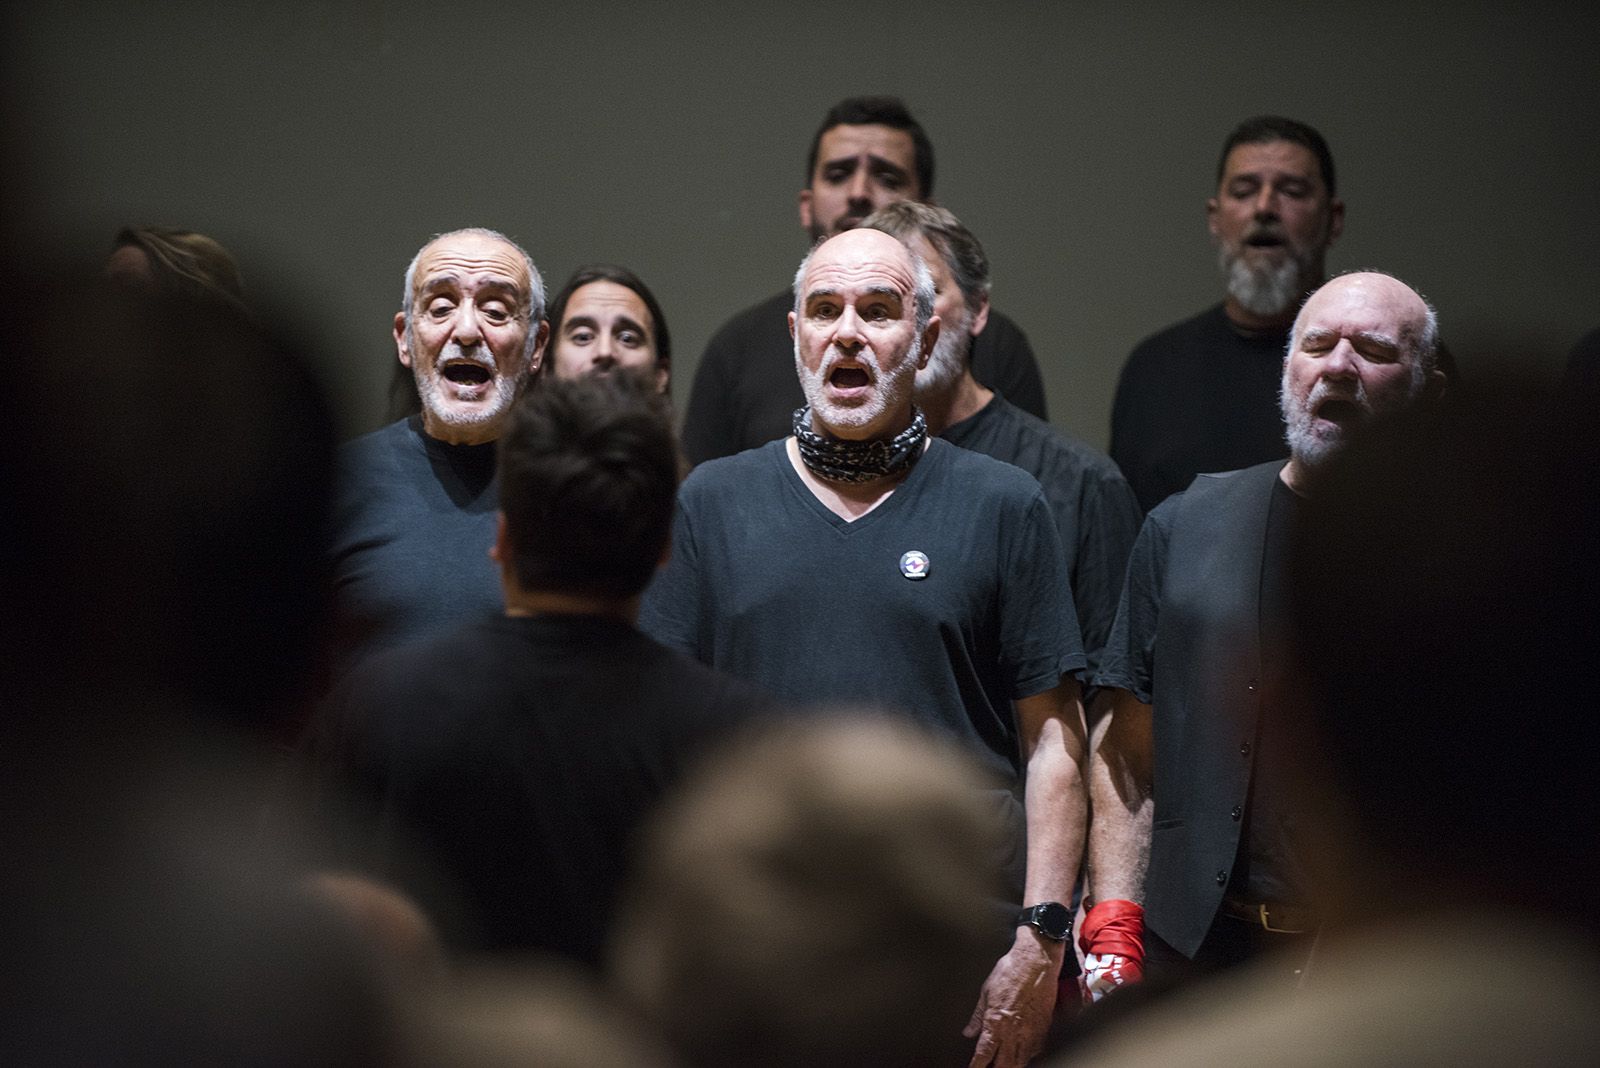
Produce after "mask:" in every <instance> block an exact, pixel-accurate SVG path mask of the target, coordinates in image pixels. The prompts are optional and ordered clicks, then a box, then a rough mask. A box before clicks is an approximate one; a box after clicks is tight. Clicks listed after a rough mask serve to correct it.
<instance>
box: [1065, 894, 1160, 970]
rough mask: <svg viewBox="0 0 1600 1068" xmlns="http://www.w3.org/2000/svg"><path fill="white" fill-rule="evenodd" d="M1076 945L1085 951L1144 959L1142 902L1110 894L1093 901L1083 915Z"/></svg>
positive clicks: (1140, 963) (1139, 960)
mask: <svg viewBox="0 0 1600 1068" xmlns="http://www.w3.org/2000/svg"><path fill="white" fill-rule="evenodd" d="M1078 945H1079V946H1081V947H1083V951H1084V952H1085V953H1115V954H1117V955H1118V956H1120V957H1126V958H1128V960H1130V961H1132V962H1133V963H1134V964H1139V965H1142V964H1143V963H1144V906H1142V905H1138V904H1135V903H1134V902H1132V901H1124V900H1122V899H1121V898H1114V899H1112V900H1110V901H1101V902H1097V903H1096V904H1095V906H1094V908H1092V909H1090V910H1089V911H1088V912H1086V913H1084V915H1083V924H1082V926H1081V927H1080V928H1079V930H1078Z"/></svg>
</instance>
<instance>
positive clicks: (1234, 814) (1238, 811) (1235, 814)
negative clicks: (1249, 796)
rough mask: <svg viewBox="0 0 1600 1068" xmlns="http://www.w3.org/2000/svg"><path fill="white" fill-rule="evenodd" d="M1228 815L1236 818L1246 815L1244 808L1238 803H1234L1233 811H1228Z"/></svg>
mask: <svg viewBox="0 0 1600 1068" xmlns="http://www.w3.org/2000/svg"><path fill="white" fill-rule="evenodd" d="M1228 815H1230V816H1232V817H1233V818H1234V819H1235V820H1237V819H1238V818H1239V817H1241V816H1243V815H1244V809H1243V808H1241V807H1240V806H1238V805H1234V806H1233V811H1232V812H1230V813H1228Z"/></svg>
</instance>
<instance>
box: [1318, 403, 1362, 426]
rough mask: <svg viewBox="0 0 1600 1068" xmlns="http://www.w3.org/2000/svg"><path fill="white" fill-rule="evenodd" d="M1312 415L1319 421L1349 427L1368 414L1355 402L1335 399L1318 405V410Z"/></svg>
mask: <svg viewBox="0 0 1600 1068" xmlns="http://www.w3.org/2000/svg"><path fill="white" fill-rule="evenodd" d="M1312 414H1313V415H1315V416H1316V417H1317V418H1318V419H1323V420H1326V421H1327V422H1330V423H1336V424H1338V425H1339V426H1347V425H1349V424H1351V423H1354V422H1357V421H1358V420H1360V419H1361V418H1363V417H1364V416H1365V414H1366V412H1365V411H1364V410H1363V409H1362V407H1361V406H1360V405H1359V404H1357V403H1356V402H1355V401H1351V400H1344V399H1342V398H1339V397H1334V398H1331V399H1329V400H1325V401H1323V402H1322V403H1321V404H1319V405H1317V410H1316V411H1315V412H1313V413H1312Z"/></svg>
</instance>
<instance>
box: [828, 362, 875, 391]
mask: <svg viewBox="0 0 1600 1068" xmlns="http://www.w3.org/2000/svg"><path fill="white" fill-rule="evenodd" d="M871 384H872V376H871V375H869V374H867V372H866V369H865V368H861V367H835V368H834V369H833V373H832V374H830V375H828V385H830V386H833V387H835V388H836V389H860V388H861V387H862V386H868V385H871Z"/></svg>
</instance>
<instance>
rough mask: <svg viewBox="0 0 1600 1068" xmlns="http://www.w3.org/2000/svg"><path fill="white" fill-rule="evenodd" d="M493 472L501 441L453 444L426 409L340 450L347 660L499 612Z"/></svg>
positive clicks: (339, 550)
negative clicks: (429, 429)
mask: <svg viewBox="0 0 1600 1068" xmlns="http://www.w3.org/2000/svg"><path fill="white" fill-rule="evenodd" d="M494 476H495V446H494V444H493V443H490V444H487V445H447V444H445V443H444V442H442V441H439V440H438V439H437V438H432V437H429V436H428V435H427V434H425V433H424V432H423V430H422V418H421V416H412V417H411V418H409V419H402V420H400V421H399V422H396V423H391V424H389V425H388V426H386V427H384V428H382V429H381V430H376V431H374V432H373V433H371V434H367V435H365V436H364V437H360V438H357V439H356V440H354V441H352V442H350V443H348V444H346V445H345V446H344V448H343V449H341V450H340V453H339V483H338V491H337V498H336V501H335V509H334V519H333V522H334V537H333V552H332V562H333V578H334V584H335V595H336V597H337V604H338V609H339V614H340V617H341V627H342V630H343V634H342V637H343V639H344V643H343V644H344V648H342V649H341V660H342V661H343V662H345V663H349V662H353V661H354V660H356V659H359V658H360V656H362V655H365V654H366V653H368V652H371V651H372V650H375V649H380V648H385V647H389V646H393V645H397V644H400V643H402V642H407V641H415V640H416V639H418V638H422V637H426V636H428V635H433V634H440V633H443V632H445V631H448V630H451V629H452V628H454V627H458V626H460V625H462V624H463V623H467V622H470V621H472V620H477V619H483V618H486V617H489V616H494V615H497V614H499V612H500V611H501V608H502V603H503V602H502V598H501V592H500V573H499V571H498V570H497V569H496V568H495V565H494V563H493V562H492V561H491V560H490V559H489V556H488V553H489V547H490V546H491V545H493V544H494V516H495V510H496V508H497V507H498V506H499V486H498V483H497V482H496V480H495V477H494Z"/></svg>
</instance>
